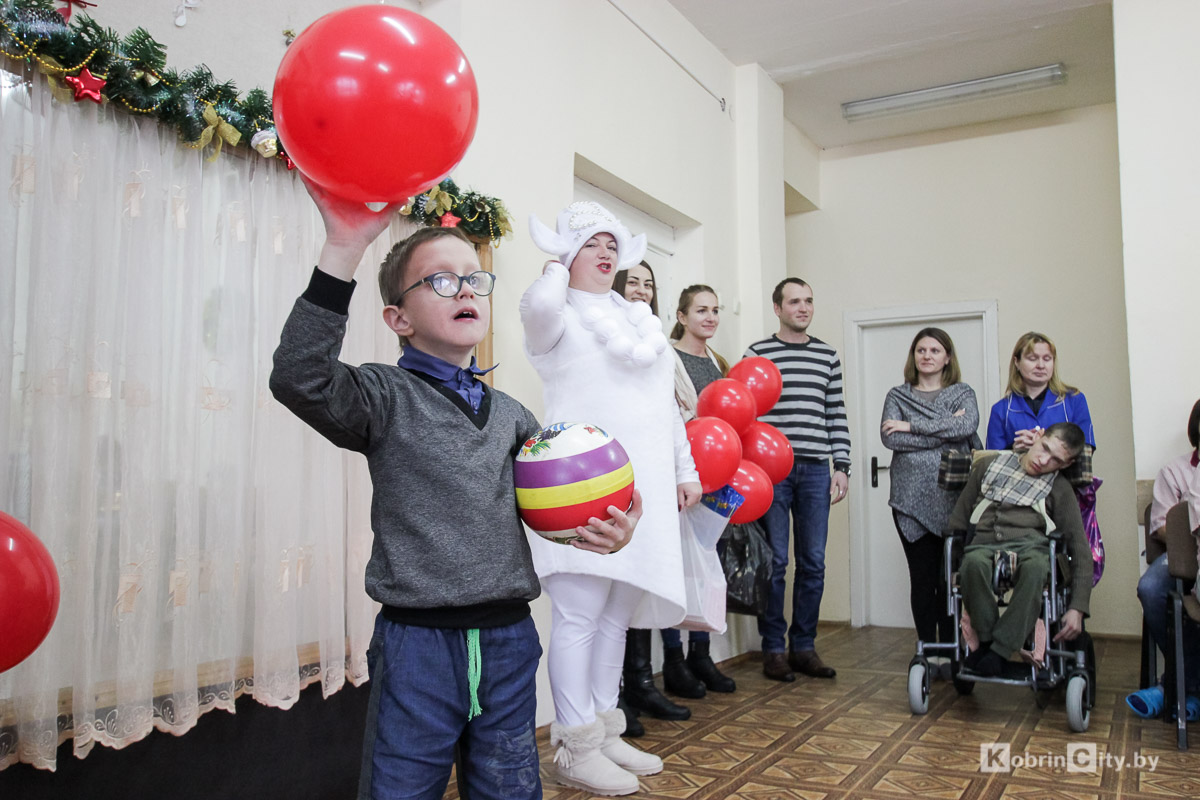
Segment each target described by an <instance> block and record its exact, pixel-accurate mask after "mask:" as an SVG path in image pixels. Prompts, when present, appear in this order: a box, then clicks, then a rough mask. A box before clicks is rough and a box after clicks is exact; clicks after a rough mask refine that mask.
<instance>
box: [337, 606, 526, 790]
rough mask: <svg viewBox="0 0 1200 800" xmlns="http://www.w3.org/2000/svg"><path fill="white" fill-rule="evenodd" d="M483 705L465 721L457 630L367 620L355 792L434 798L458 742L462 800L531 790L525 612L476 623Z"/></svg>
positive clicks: (466, 697) (462, 654) (463, 640)
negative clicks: (365, 691)
mask: <svg viewBox="0 0 1200 800" xmlns="http://www.w3.org/2000/svg"><path fill="white" fill-rule="evenodd" d="M479 650H480V663H481V668H482V669H481V671H482V676H481V678H480V681H479V690H478V693H477V696H478V699H479V705H480V707H481V708H482V709H483V713H482V714H479V715H477V716H476V717H475V718H474V719H471V720H469V721H468V719H467V716H468V713H469V710H470V694H469V690H468V682H467V632H466V631H465V630H459V629H453V628H421V627H418V626H416V625H402V624H399V623H395V622H391V621H389V620H387V619H384V617H383V616H382V615H380V616H379V617H377V618H376V620H375V634H374V636H373V637H372V639H371V646H370V649H369V650H368V652H367V663H368V667H369V669H370V677H371V698H370V705H369V706H368V708H367V730H366V734H365V736H364V741H363V765H362V774H361V778H360V784H359V797H360V798H374V799H376V800H382V799H383V798H389V799H390V798H393V797H404V798H427V800H440V798H441V797H442V795H443V794H444V793H445V790H446V785H447V784H448V783H449V780H450V768H451V767H452V766H453V765H454V748H455V745H458V746H459V748H460V749H461V755H462V762H463V775H462V776H461V780H463V781H464V782H465V784H466V786H467V790H468V794H469V796H470V797H471V800H512V798H530V799H531V800H532V799H533V798H540V797H541V796H542V783H541V778H540V777H539V775H538V755H537V743H536V742H535V740H534V712H535V709H536V705H537V697H536V690H537V687H536V684H535V677H536V674H537V665H538V659H539V658H540V657H541V654H542V647H541V644H540V643H539V642H538V635H537V629H536V628H535V627H534V623H533V619H532V618H531V617H526V618H525V619H524V620H522V621H520V622H518V623H515V624H513V625H508V626H506V627H501V628H483V629H481V630H480V631H479Z"/></svg>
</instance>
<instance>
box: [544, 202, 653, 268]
mask: <svg viewBox="0 0 1200 800" xmlns="http://www.w3.org/2000/svg"><path fill="white" fill-rule="evenodd" d="M597 233H608V234H612V237H613V238H614V239H616V241H617V269H629V268H630V267H632V266H634V265H636V264H638V263H639V262H641V260H642V259H643V258H645V256H646V234H644V233H639V234H638V235H637V236H633V235H631V234H630V233H629V229H628V228H626V227H625V226H624V225H622V224H621V221H620V220H619V219H617V218H616V217H614V216H613V215H612V212H610V211H609V210H608V209H606V208H605V207H604V206H602V205H600V204H599V203H593V202H592V201H590V200H586V201H580V202H577V203H571V205H569V206H567V207H566V208H564V209H563V210H562V211H560V212H559V214H558V230H557V231H552V230H550V229H549V228H547V227H546V226H545V225H543V224H542V223H541V221H540V220H539V219H538V218H537V217H536V216H535V215H533V214H530V215H529V236H530V238H532V239H533V243H534V244H536V245H537V246H538V249H539V250H541V251H543V252H545V253H549V254H550V255H552V256H554V257H555V258H557V259H558V260H559V262H560V263H561V264H562V265H563V266H565V267H567V269H570V268H571V262H572V261H574V260H575V256H576V255H577V254H578V253H579V250H580V248H582V247H583V246H584V245H585V244H587V240H588V239H590V238H592V237H593V236H595V235H596V234H597Z"/></svg>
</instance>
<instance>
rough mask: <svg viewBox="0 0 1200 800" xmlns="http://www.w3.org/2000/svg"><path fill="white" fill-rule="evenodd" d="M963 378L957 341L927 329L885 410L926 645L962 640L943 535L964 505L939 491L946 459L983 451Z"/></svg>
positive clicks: (895, 513)
mask: <svg viewBox="0 0 1200 800" xmlns="http://www.w3.org/2000/svg"><path fill="white" fill-rule="evenodd" d="M960 378H961V374H960V372H959V368H958V356H957V355H956V354H955V350H954V343H953V342H952V341H951V340H950V336H949V334H947V333H946V332H945V331H944V330H942V329H941V328H925V329H923V330H921V331H919V332H918V333H917V335H916V336H915V337H914V338H913V341H912V345H911V346H910V347H909V348H908V360H907V361H906V362H905V364H904V383H902V384H901V385H899V386H897V387H896V388H894V389H892V390H891V391H889V392H888V394H887V399H885V400H884V402H883V424H882V425H881V426H880V431H881V433H882V438H883V445H884V447H886V448H888V449H889V450H892V451H893V452H894V455H893V456H892V464H891V468H890V470H889V473H890V475H891V479H892V493H891V500H890V501H889V505H891V507H892V517H893V519H894V520H895V522H896V530H897V531H898V532H899V534H900V544H902V545H903V546H904V556H905V558H906V559H907V560H908V575H909V583H910V594H909V600H910V602H911V604H912V614H913V622H914V623H915V624H916V627H917V636H919V637H920V639H921V641H923V642H937V641H939V637H940V641H942V642H949V641H953V633H954V628H953V626H954V620H953V619H952V618H951V617H950V616H948V615H947V614H946V587H945V585H944V582H943V579H942V570H943V567H942V531H943V529H944V528H945V525H946V520H947V519H948V518H949V517H950V511H951V510H952V509H953V508H954V501H955V499H956V497H955V495H954V494H953V493H951V492H948V491H946V490H945V489H942V488H941V487H939V486H938V466H939V465H940V463H941V459H942V451H944V450H970V449H972V448H973V447H974V448H978V447H980V446H981V445H980V442H979V436H978V434H977V433H976V429H977V428H978V427H979V406H978V404H977V403H976V400H975V392H973V391H972V390H971V387H970V386H967V385H966V384H965V383H961V382H960ZM947 666H949V665H947Z"/></svg>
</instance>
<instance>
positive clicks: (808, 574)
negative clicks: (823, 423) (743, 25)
mask: <svg viewBox="0 0 1200 800" xmlns="http://www.w3.org/2000/svg"><path fill="white" fill-rule="evenodd" d="M829 486H830V475H829V461H828V460H825V459H819V460H818V459H799V458H797V459H796V463H795V465H794V466H793V467H792V471H791V473H789V474H788V476H787V477H786V478H784V479H783V480H782V481H780V482H779V483H777V484H775V498H774V500H773V501H772V502H771V508H770V509H769V510H768V511H767V513H766V516H764V517H763V518H762V522H763V527H765V528H766V530H767V541H769V542H770V543H771V552H772V555H773V558H772V560H771V594H770V597H769V598H768V601H767V613H766V614H764V615H763V616H761V617H759V618H758V633H759V635H760V636H762V649H763V652H764V653H783V652H786V651H788V650H791V651H792V652H801V651H804V650H812V649H813V642H814V640H815V639H816V637H817V618H818V616H819V615H820V612H821V596H822V595H823V594H824V593H825V540H826V539H827V538H828V535H829ZM789 516H790V518H791V519H789ZM793 536H794V539H795V548H796V574H795V575H794V576H793V579H792V625H791V628H788V626H787V620H786V619H785V618H784V615H783V599H784V591H785V588H786V583H787V581H786V578H787V565H788V549H789V547H790V546H791V544H792V540H793ZM785 635H786V638H785Z"/></svg>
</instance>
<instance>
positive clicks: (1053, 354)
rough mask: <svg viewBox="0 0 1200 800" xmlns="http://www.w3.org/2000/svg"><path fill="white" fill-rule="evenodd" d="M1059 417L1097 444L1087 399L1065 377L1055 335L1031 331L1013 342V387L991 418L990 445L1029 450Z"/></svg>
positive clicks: (1093, 445) (1010, 376)
mask: <svg viewBox="0 0 1200 800" xmlns="http://www.w3.org/2000/svg"><path fill="white" fill-rule="evenodd" d="M1056 422H1074V423H1075V424H1076V425H1078V426H1079V427H1080V428H1082V429H1083V438H1084V440H1085V441H1086V442H1087V444H1088V447H1090V448H1092V449H1093V450H1094V449H1095V448H1096V435H1095V432H1094V431H1093V430H1092V414H1091V412H1090V411H1089V410H1088V404H1087V398H1086V397H1084V396H1083V392H1081V391H1079V390H1078V389H1076V388H1075V387H1074V386H1071V385H1069V384H1067V383H1064V382H1063V379H1062V378H1060V377H1059V375H1058V349H1057V348H1056V347H1055V346H1054V342H1053V341H1051V340H1050V337H1049V336H1046V335H1045V334H1044V333H1037V332H1036V331H1030V332H1029V333H1026V334H1024V335H1022V336H1021V338H1019V339H1017V344H1016V346H1014V347H1013V352H1012V359H1011V360H1010V361H1009V364H1008V390H1007V391H1006V392H1005V393H1004V397H1002V398H1000V399H999V400H998V401H997V402H996V404H995V405H993V406H992V414H991V417H990V418H989V419H988V427H987V447H988V449H989V450H1025V449H1028V448H1029V446H1030V445H1032V444H1033V443H1034V442H1035V441H1037V439H1038V437H1040V436H1041V434H1042V431H1044V430H1045V429H1046V428H1049V427H1050V426H1051V425H1053V424H1054V423H1056Z"/></svg>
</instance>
